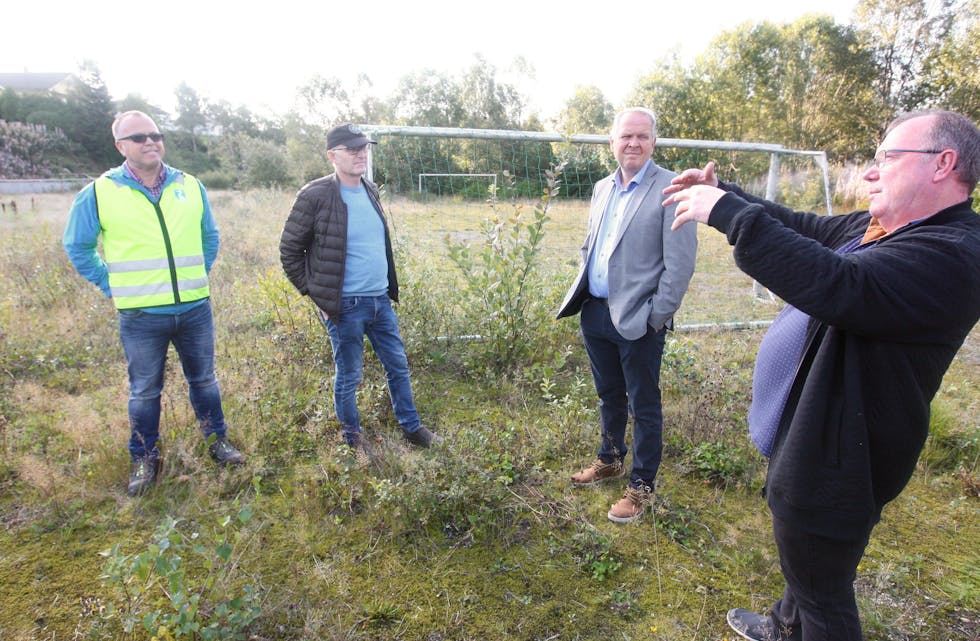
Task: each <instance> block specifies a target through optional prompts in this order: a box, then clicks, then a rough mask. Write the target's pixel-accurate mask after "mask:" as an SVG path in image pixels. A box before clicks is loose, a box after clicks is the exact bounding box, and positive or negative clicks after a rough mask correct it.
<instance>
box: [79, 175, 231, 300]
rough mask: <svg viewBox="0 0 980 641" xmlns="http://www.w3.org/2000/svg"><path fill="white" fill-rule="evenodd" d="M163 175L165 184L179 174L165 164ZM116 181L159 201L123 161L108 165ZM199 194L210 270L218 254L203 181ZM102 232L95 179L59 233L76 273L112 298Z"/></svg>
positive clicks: (205, 259)
mask: <svg viewBox="0 0 980 641" xmlns="http://www.w3.org/2000/svg"><path fill="white" fill-rule="evenodd" d="M164 171H165V172H166V176H165V178H164V182H163V185H164V187H166V186H167V185H169V184H170V183H172V182H173V181H174V180H176V179H177V177H178V176H180V175H181V173H182V172H180V171H179V170H177V169H174V168H173V167H171V166H169V165H164ZM105 175H106V176H108V177H110V178H111V179H113V180H114V181H116V182H121V183H124V184H126V185H129V186H130V187H132V188H133V189H138V190H139V191H141V192H143V193H144V194H146V197H147V198H149V199H150V200H151V201H153V202H159V198H158V197H157V198H154V197H153V195H152V194H151V193H150V191H149V190H148V189H147V188H146V187H145V186H143V185H141V184H140V183H139V181H137V180H134V179H133V178H132V177H130V176H129V175H128V174H127V173H126V171H125V169H124V168H123V166H122V165H120V166H119V167H116V168H115V169H110V170H109V171H107V172H106V173H105ZM201 198H202V200H203V201H204V215H203V217H202V218H201V239H202V245H203V248H204V268H205V270H206V271H207V272H208V273H211V266H212V265H213V264H214V261H215V259H216V258H217V257H218V245H219V243H220V239H219V236H218V227H217V225H216V224H215V221H214V214H213V213H212V212H211V204H210V203H209V202H208V196H207V192H206V191H205V190H204V185H201ZM101 233H102V225H101V223H100V222H99V212H98V209H97V207H96V202H95V183H89V184H88V185H86V186H85V188H83V189H82V190H81V191H80V192H78V195H76V196H75V200H74V202H73V203H72V205H71V210H70V211H69V213H68V224H67V226H66V227H65V233H64V235H63V236H62V239H61V243H62V245H64V248H65V253H67V254H68V259H69V260H70V261H71V263H72V265H74V266H75V269H76V270H77V271H78V273H79V274H81V276H82V277H83V278H85V279H86V280H88V281H90V282H92V283H94V284H95V285H96V286H97V287H98V288H99V289H101V290H102V292H103V293H104V294H105V295H106V298H111V297H112V293H111V291H110V289H109V270H108V268H107V267H106V264H105V260H104V259H103V258H102V256H101V255H99V252H98V251H97V247H98V242H99V235H100V234H101ZM205 302H207V299H206V298H205V299H202V300H196V301H193V302H190V303H178V304H176V305H161V306H158V307H144V308H143V309H142V311H144V312H148V313H151V314H181V313H183V312H186V311H187V310H189V309H193V308H194V307H196V306H198V305H202V304H204V303H205Z"/></svg>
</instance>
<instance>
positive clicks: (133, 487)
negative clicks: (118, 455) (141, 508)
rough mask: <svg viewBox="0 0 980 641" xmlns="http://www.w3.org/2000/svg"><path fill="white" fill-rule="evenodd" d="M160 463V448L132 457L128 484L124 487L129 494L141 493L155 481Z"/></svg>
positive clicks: (138, 494)
mask: <svg viewBox="0 0 980 641" xmlns="http://www.w3.org/2000/svg"><path fill="white" fill-rule="evenodd" d="M160 463H161V459H160V450H157V449H154V450H153V451H152V452H150V453H148V454H144V455H143V456H138V457H136V458H134V459H133V469H132V470H131V471H130V472H129V486H128V487H127V488H126V491H127V492H128V493H129V495H130V496H140V495H142V494H143V493H144V492H146V491H147V490H148V489H150V488H151V487H152V486H153V484H154V483H156V482H157V476H158V475H159V474H160Z"/></svg>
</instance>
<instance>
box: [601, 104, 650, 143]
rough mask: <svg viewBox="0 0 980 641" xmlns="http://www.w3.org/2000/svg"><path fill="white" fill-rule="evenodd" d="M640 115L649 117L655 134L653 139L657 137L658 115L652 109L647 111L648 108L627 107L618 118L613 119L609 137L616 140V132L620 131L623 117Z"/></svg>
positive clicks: (617, 115)
mask: <svg viewBox="0 0 980 641" xmlns="http://www.w3.org/2000/svg"><path fill="white" fill-rule="evenodd" d="M635 113H640V114H643V115H645V116H647V117H648V118H649V119H650V129H651V130H652V132H653V137H654V138H656V137H657V114H655V113H653V110H652V109H647V108H646V107H627V108H626V109H623V110H622V111H620V112H619V113H618V114H616V117H615V118H613V123H612V129H610V130H609V137H610V138H615V137H616V131H617V130H618V129H619V123H620V121H622V119H623V117H624V116H626V115H627V114H635Z"/></svg>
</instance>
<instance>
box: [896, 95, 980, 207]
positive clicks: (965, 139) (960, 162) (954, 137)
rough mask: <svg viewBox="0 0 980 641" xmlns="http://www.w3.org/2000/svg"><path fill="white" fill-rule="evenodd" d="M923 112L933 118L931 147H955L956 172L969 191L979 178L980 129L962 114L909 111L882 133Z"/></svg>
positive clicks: (929, 142) (938, 110) (974, 186)
mask: <svg viewBox="0 0 980 641" xmlns="http://www.w3.org/2000/svg"><path fill="white" fill-rule="evenodd" d="M923 116H932V117H933V119H934V122H933V125H932V129H931V130H930V131H929V138H930V140H929V141H928V144H929V146H931V147H932V148H933V149H953V150H954V151H956V157H957V159H956V169H955V171H956V175H957V176H959V178H960V182H963V183H965V184H966V186H967V187H969V188H970V192H972V191H973V190H974V189H975V188H976V186H977V181H978V180H980V129H977V126H976V124H975V123H974V122H973V121H972V120H970V119H969V118H967V117H966V116H964V115H963V114H958V113H956V112H955V111H946V110H944V109H926V110H923V111H910V112H909V113H905V114H902V115H901V116H899V117H898V118H895V120H893V121H892V122H891V124H890V125H888V129H886V130H885V135H886V136H887V135H888V132H890V131H891V130H892V129H894V128H895V127H897V126H898V125H900V124H902V123H903V122H906V121H907V120H912V119H913V118H921V117H923Z"/></svg>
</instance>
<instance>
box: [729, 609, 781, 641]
mask: <svg viewBox="0 0 980 641" xmlns="http://www.w3.org/2000/svg"><path fill="white" fill-rule="evenodd" d="M728 625H730V626H731V628H732V630H735V632H737V633H738V635H739V636H740V637H742V638H743V639H748V640H749V641H776V635H775V634H773V629H772V619H770V618H769V617H767V616H764V615H761V614H756V613H755V612H749V611H748V610H743V609H741V608H734V609H732V610H729V611H728Z"/></svg>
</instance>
